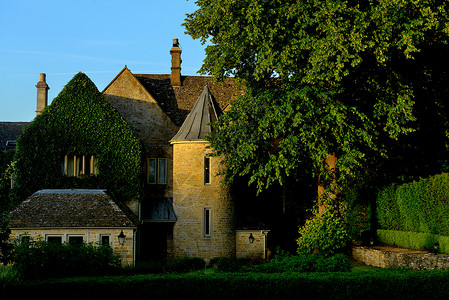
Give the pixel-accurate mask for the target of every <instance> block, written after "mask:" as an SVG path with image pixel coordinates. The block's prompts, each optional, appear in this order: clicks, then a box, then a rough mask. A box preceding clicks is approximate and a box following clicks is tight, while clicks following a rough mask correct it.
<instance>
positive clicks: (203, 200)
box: [171, 141, 235, 262]
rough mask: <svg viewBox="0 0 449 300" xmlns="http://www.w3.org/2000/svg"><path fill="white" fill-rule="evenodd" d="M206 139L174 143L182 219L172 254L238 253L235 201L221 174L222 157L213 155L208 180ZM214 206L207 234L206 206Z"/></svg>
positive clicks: (175, 189) (176, 197) (176, 192)
mask: <svg viewBox="0 0 449 300" xmlns="http://www.w3.org/2000/svg"><path fill="white" fill-rule="evenodd" d="M208 145H209V143H208V142H205V141H190V142H189V141H183V142H176V143H174V144H173V156H174V163H173V165H174V168H173V179H174V182H173V198H174V201H173V202H174V203H173V205H174V209H175V211H176V214H177V216H178V221H177V222H176V223H175V225H174V228H173V251H172V253H171V255H172V256H177V257H182V256H196V257H202V258H204V259H205V260H206V262H209V261H210V259H211V258H214V257H224V256H227V257H235V227H234V226H235V225H234V223H235V219H234V205H233V203H232V201H231V198H230V196H229V194H228V193H227V190H226V189H225V188H223V187H222V186H221V183H220V178H219V177H217V176H214V174H216V172H217V169H218V167H219V162H218V159H217V158H215V157H211V158H210V169H211V170H210V171H211V175H212V176H211V182H210V183H206V184H205V183H204V158H205V157H206V155H207V153H209V151H210V150H209V149H207V148H206V147H207V146H208ZM205 208H206V209H210V213H211V220H212V223H211V233H210V235H205V234H204V226H205V224H204V209H205Z"/></svg>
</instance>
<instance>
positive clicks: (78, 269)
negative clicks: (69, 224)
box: [14, 241, 120, 279]
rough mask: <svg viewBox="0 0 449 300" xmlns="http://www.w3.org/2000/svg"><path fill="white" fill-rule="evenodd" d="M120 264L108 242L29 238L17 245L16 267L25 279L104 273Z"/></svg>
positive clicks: (111, 271)
mask: <svg viewBox="0 0 449 300" xmlns="http://www.w3.org/2000/svg"><path fill="white" fill-rule="evenodd" d="M119 267H120V259H119V257H118V256H116V255H114V254H113V252H112V248H110V247H108V246H95V245H93V244H81V245H70V244H56V243H49V242H45V241H30V242H24V243H21V244H18V245H17V246H16V247H15V255H14V268H15V269H16V270H17V271H18V273H19V274H20V276H21V277H22V278H24V279H34V278H56V277H72V276H87V275H105V274H110V273H113V272H115V271H117V270H118V268H119Z"/></svg>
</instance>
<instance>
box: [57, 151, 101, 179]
mask: <svg viewBox="0 0 449 300" xmlns="http://www.w3.org/2000/svg"><path fill="white" fill-rule="evenodd" d="M63 174H64V175H66V176H76V177H78V176H81V175H93V174H97V165H96V158H95V155H66V156H65V157H64V162H63Z"/></svg>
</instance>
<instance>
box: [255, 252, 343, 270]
mask: <svg viewBox="0 0 449 300" xmlns="http://www.w3.org/2000/svg"><path fill="white" fill-rule="evenodd" d="M350 269H351V261H350V260H349V258H348V257H347V256H346V255H344V254H336V255H334V256H330V257H324V256H321V255H309V254H298V255H285V256H280V257H275V258H274V259H272V260H271V261H269V262H268V263H265V264H260V265H256V266H253V267H252V268H251V269H248V270H250V271H252V272H263V273H282V272H347V271H350Z"/></svg>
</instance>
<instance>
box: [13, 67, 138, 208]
mask: <svg viewBox="0 0 449 300" xmlns="http://www.w3.org/2000/svg"><path fill="white" fill-rule="evenodd" d="M141 153H142V145H141V144H140V142H139V140H138V139H137V138H136V137H135V135H134V133H133V131H132V129H131V128H130V127H129V125H128V124H127V123H126V122H125V120H124V119H123V118H121V117H120V115H119V114H118V113H117V111H116V110H115V109H114V107H113V106H112V105H111V104H110V103H109V102H108V101H107V100H105V99H104V98H103V96H102V95H101V93H100V92H99V91H98V89H97V88H96V86H95V85H94V83H93V82H92V81H91V80H90V79H89V78H88V77H87V76H86V75H85V74H83V73H78V74H77V75H75V76H74V77H73V79H72V80H71V81H70V82H69V83H68V84H67V85H66V86H65V87H64V89H63V90H62V91H61V92H60V93H59V95H58V96H57V97H56V98H55V99H54V100H53V101H52V104H51V105H50V106H48V107H46V108H45V110H44V111H43V112H42V114H41V115H39V116H37V117H36V118H35V119H34V121H33V122H32V123H31V124H30V125H29V126H28V127H27V128H26V129H25V130H24V132H23V134H22V135H21V136H20V138H19V139H18V141H17V152H16V156H15V160H16V161H17V163H16V165H15V168H16V169H15V175H14V176H15V177H14V179H15V185H14V187H13V192H14V196H15V199H16V201H22V200H23V199H24V198H26V197H28V196H29V195H30V194H32V193H34V192H36V191H37V190H39V189H44V188H101V189H107V190H108V193H109V194H111V196H112V197H113V198H114V199H115V200H118V202H124V201H127V200H130V199H137V198H139V197H140V194H141V172H142V171H141V159H142V158H141ZM65 155H95V156H96V158H97V162H98V164H97V168H98V174H96V175H84V176H81V177H80V178H78V177H69V176H63V175H62V171H61V164H62V162H63V158H64V156H65Z"/></svg>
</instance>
